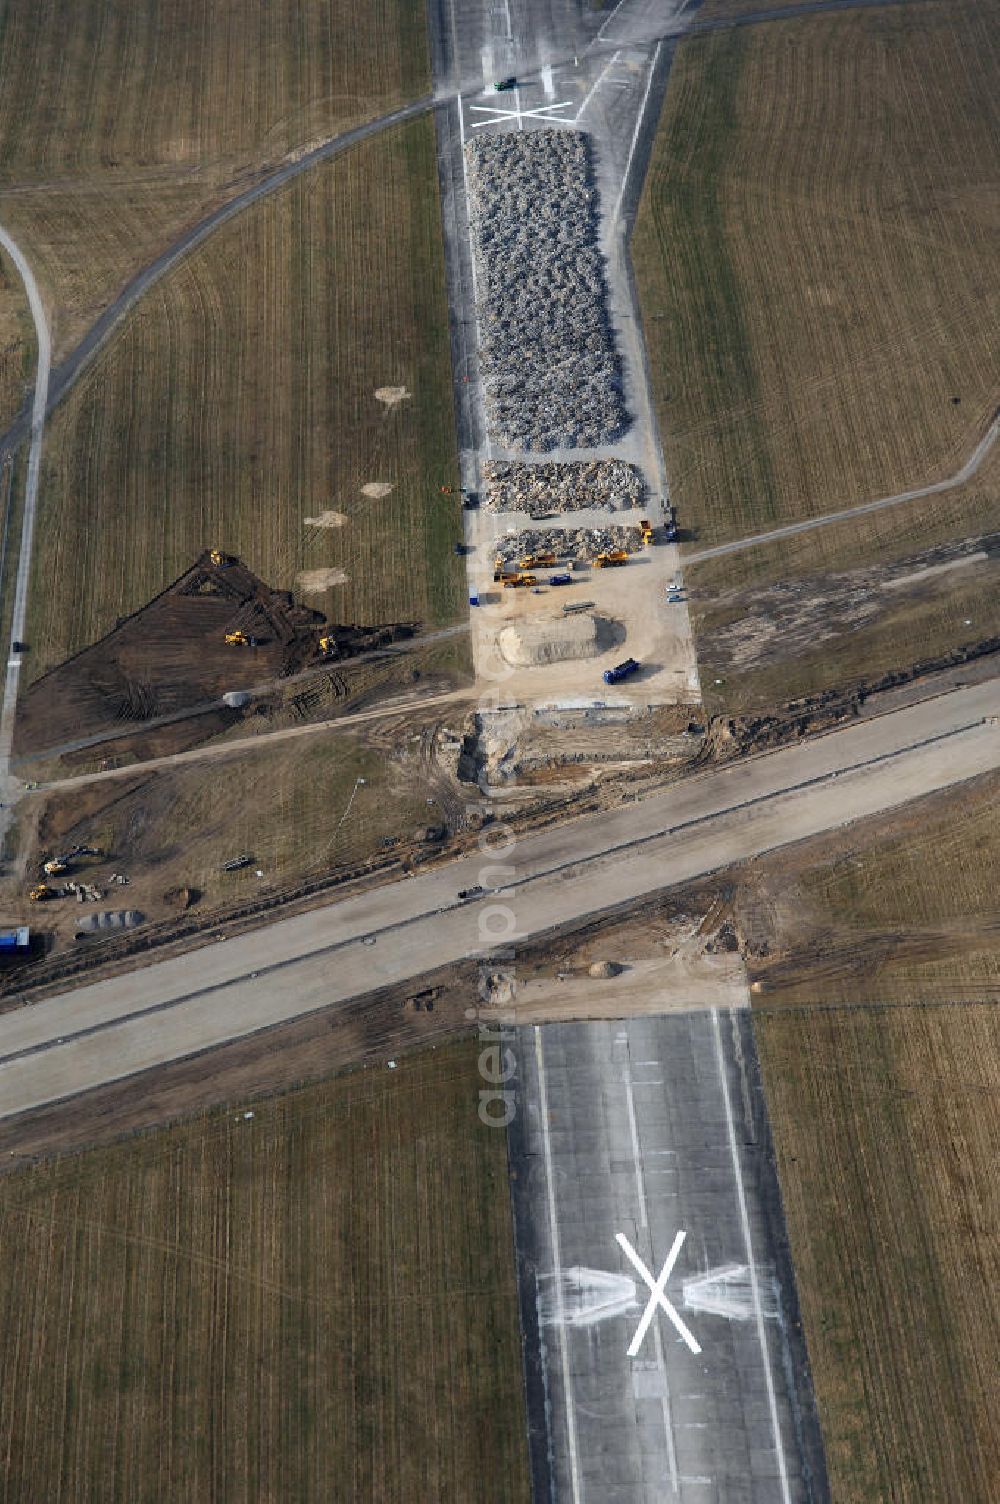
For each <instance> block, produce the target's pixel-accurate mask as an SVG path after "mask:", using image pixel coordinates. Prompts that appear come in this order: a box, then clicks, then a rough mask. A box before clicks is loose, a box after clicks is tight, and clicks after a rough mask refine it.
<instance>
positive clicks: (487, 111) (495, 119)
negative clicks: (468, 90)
mask: <svg viewBox="0 0 1000 1504" xmlns="http://www.w3.org/2000/svg"><path fill="white" fill-rule="evenodd" d="M572 108H573V101H572V99H565V100H563V102H562V104H542V105H538V106H537V107H536V108H535V109H533V110H498V109H494V107H493V106H492V105H488V104H470V105H469V110H470V111H475V113H476V114H477V115H489V117H490V118H489V120H474V121H473V122H472V129H473V130H474V131H479V130H482V128H483V126H484V125H500V124H501V123H502V122H503V121H504V120H516V121H517V123H518V125H520V123H521V121H522V120H546V121H548V120H552V121H555V122H557V123H558V120H559V116H557V115H556V114H554V111H555V110H571V109H572Z"/></svg>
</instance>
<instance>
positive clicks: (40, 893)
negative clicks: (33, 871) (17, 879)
mask: <svg viewBox="0 0 1000 1504" xmlns="http://www.w3.org/2000/svg"><path fill="white" fill-rule="evenodd" d="M55 896H56V890H55V888H50V887H49V885H48V883H36V884H35V886H34V887H33V888H31V889H30V890H29V893H28V897H29V898H30V899H31V902H32V903H43V902H44V901H45V899H47V898H55Z"/></svg>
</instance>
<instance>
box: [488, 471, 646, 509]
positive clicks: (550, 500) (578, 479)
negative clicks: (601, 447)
mask: <svg viewBox="0 0 1000 1504" xmlns="http://www.w3.org/2000/svg"><path fill="white" fill-rule="evenodd" d="M643 489H644V488H643V480H642V472H641V470H639V468H638V466H636V465H629V464H626V462H625V461H624V460H589V461H588V460H578V461H574V462H571V463H568V464H558V463H555V462H552V463H549V464H542V465H528V464H525V463H524V462H523V461H522V460H487V461H486V462H485V464H484V465H483V490H484V492H485V500H486V507H487V509H488V510H489V511H491V512H528V513H529V514H530V515H531V516H532V517H544V516H545V514H546V512H575V511H578V510H580V509H581V508H583V507H606V508H607V509H608V510H609V511H612V512H623V511H626V510H628V508H630V507H637V506H639V505H641V503H642V498H643Z"/></svg>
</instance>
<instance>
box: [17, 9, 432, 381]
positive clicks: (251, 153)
mask: <svg viewBox="0 0 1000 1504" xmlns="http://www.w3.org/2000/svg"><path fill="white" fill-rule="evenodd" d="M67 19H68V18H67V12H66V7H65V5H64V4H63V3H62V0H8V3H7V4H5V6H4V10H3V47H2V49H0V221H2V223H3V224H4V225H5V226H6V227H7V228H8V229H9V230H10V231H11V233H12V234H13V235H14V236H15V238H16V239H18V240H19V241H20V242H21V243H22V249H23V250H24V251H25V254H26V255H27V256H28V259H29V260H30V261H31V262H32V264H33V266H34V267H35V270H36V275H37V276H38V278H39V282H40V283H41V285H42V287H43V290H44V291H45V293H46V294H47V297H48V299H49V301H50V303H51V304H52V307H53V313H54V325H55V344H56V353H57V354H58V353H59V352H60V351H61V350H63V349H65V348H66V346H67V344H69V343H71V342H72V340H73V338H74V337H75V336H76V335H77V334H78V333H80V332H81V330H82V328H83V327H85V326H86V324H87V323H88V322H89V320H90V318H91V316H92V315H93V314H94V313H95V312H96V311H97V310H98V309H99V308H100V307H101V306H103V304H104V303H106V302H107V301H108V300H109V299H110V297H111V296H112V295H113V293H114V292H115V291H116V290H117V288H118V286H120V285H121V283H122V282H123V281H124V280H125V279H126V278H127V276H128V275H129V273H130V272H132V271H134V270H136V269H137V268H138V267H139V266H141V265H143V264H144V263H145V262H146V261H148V260H150V259H152V256H153V255H154V254H155V253H156V251H157V250H158V249H160V248H161V247H162V245H163V244H164V243H166V242H167V241H169V239H170V238H171V236H172V234H173V233H176V231H177V230H178V229H180V228H181V227H182V226H184V225H186V224H188V223H190V222H192V221H194V220H197V219H198V218H200V216H201V215H202V214H203V213H204V212H205V210H206V209H207V208H208V207H209V206H210V205H212V204H213V203H216V202H218V201H220V200H222V199H225V198H228V197H231V196H232V195H233V193H235V192H236V191H238V189H239V188H240V187H241V186H244V185H245V184H246V182H247V181H248V180H249V178H250V177H251V176H252V175H253V174H254V173H255V172H256V171H257V170H258V169H259V168H261V167H262V166H264V165H267V164H273V163H276V162H278V161H280V160H281V159H282V158H283V157H284V156H286V155H287V154H288V153H289V152H292V151H295V150H297V149H299V148H301V147H302V146H304V145H307V144H311V143H313V142H315V141H317V140H321V139H323V138H325V137H327V136H330V135H333V134H335V133H336V132H337V131H339V130H342V129H344V128H346V127H348V126H349V125H352V124H355V123H358V122H359V121H362V120H365V119H369V118H372V117H374V116H377V115H379V114H382V113H383V112H384V111H386V110H389V109H392V108H393V107H394V106H396V105H398V104H400V103H402V102H403V101H405V100H407V99H411V98H415V97H417V96H419V95H421V94H424V93H426V92H428V91H429V88H430V63H429V55H428V45H427V27H426V15H425V9H424V5H423V3H422V0H369V3H367V4H365V5H363V6H360V7H359V6H356V5H350V4H348V3H346V0H332V3H331V0H276V3H273V4H269V5H266V6H261V5H259V4H255V3H251V0H214V3H213V4H212V5H209V6H206V5H204V4H200V3H198V0H173V3H171V4H170V5H169V6H163V5H159V4H156V3H155V0H134V3H131V4H129V5H127V6H124V7H123V6H121V5H120V4H118V3H116V0H78V3H77V4H75V5H74V6H73V7H72V24H71V25H70V24H67Z"/></svg>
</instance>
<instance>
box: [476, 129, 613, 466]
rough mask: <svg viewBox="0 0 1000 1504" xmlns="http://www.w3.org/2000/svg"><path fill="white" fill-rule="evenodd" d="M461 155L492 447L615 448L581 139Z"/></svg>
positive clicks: (515, 141) (488, 141)
mask: <svg viewBox="0 0 1000 1504" xmlns="http://www.w3.org/2000/svg"><path fill="white" fill-rule="evenodd" d="M465 152H466V157H467V161H468V172H469V198H470V205H469V207H470V217H471V224H472V237H473V250H474V254H475V257H476V263H477V266H478V269H479V280H480V289H481V291H480V303H479V326H480V336H481V345H480V351H479V355H480V362H481V365H482V371H483V385H484V390H485V395H486V416H487V423H488V426H489V429H490V432H491V435H492V437H493V438H494V439H495V440H496V442H497V443H498V444H501V445H503V446H504V448H507V449H516V450H520V451H522V452H525V451H538V452H544V451H546V450H552V449H559V448H568V449H575V448H581V447H582V448H589V447H594V446H596V445H600V444H609V443H614V441H615V440H616V439H618V438H620V437H621V435H622V433H623V432H624V429H625V426H626V423H627V417H628V415H627V413H626V410H625V402H624V398H623V396H622V372H621V362H620V359H619V356H618V351H617V350H616V348H615V339H614V334H613V332H612V329H611V325H610V322H609V318H608V307H607V281H606V278H605V269H604V257H603V256H602V254H601V251H600V249H599V247H598V204H597V189H596V188H595V186H594V174H593V167H592V152H593V148H592V146H591V143H590V139H589V137H587V136H585V135H583V134H582V133H581V132H579V131H568V130H541V131H523V132H517V133H509V134H508V133H504V134H503V135H489V136H480V137H478V138H477V139H476V140H474V141H470V142H469V143H468V145H467V146H466V148H465Z"/></svg>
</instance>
